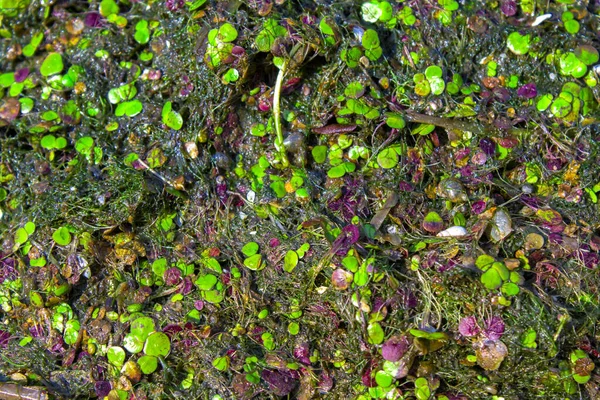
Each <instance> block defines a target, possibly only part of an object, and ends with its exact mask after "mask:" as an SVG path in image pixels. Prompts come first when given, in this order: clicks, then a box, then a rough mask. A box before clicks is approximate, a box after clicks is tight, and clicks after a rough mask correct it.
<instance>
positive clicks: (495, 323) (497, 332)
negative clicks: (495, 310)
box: [483, 317, 504, 340]
mask: <svg viewBox="0 0 600 400" xmlns="http://www.w3.org/2000/svg"><path fill="white" fill-rule="evenodd" d="M483 334H484V335H485V336H486V337H487V338H488V339H490V340H498V339H500V337H502V335H503V334H504V321H503V320H502V317H492V318H490V319H488V320H486V321H485V329H484V330H483Z"/></svg>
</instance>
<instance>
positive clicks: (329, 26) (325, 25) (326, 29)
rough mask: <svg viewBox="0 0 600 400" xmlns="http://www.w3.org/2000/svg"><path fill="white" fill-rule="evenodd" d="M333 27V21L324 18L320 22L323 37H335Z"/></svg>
mask: <svg viewBox="0 0 600 400" xmlns="http://www.w3.org/2000/svg"><path fill="white" fill-rule="evenodd" d="M333 26H334V23H333V21H331V20H330V19H328V18H322V19H321V21H319V29H320V30H321V33H323V35H330V36H332V35H334V31H333Z"/></svg>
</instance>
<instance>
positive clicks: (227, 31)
mask: <svg viewBox="0 0 600 400" xmlns="http://www.w3.org/2000/svg"><path fill="white" fill-rule="evenodd" d="M217 37H218V39H219V40H220V41H221V42H224V43H228V42H233V41H234V40H235V39H237V37H238V32H237V30H236V29H235V28H234V27H233V25H231V24H230V23H228V22H226V23H224V24H223V25H221V27H220V28H219V32H218V36H217Z"/></svg>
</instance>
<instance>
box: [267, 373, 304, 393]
mask: <svg viewBox="0 0 600 400" xmlns="http://www.w3.org/2000/svg"><path fill="white" fill-rule="evenodd" d="M260 376H261V377H262V378H263V380H264V381H265V382H267V383H268V384H269V389H270V390H271V391H272V392H273V394H275V395H276V396H287V395H288V394H290V393H291V392H292V390H294V388H295V387H296V384H297V383H298V382H297V381H296V380H295V379H294V378H293V377H292V376H291V375H290V374H289V373H286V372H284V371H270V370H268V369H265V370H263V371H262V373H261V374H260Z"/></svg>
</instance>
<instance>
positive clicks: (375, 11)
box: [361, 2, 383, 23]
mask: <svg viewBox="0 0 600 400" xmlns="http://www.w3.org/2000/svg"><path fill="white" fill-rule="evenodd" d="M361 11H362V17H363V19H364V20H365V21H366V22H370V23H373V22H377V21H378V20H379V18H380V17H381V15H382V14H383V11H382V10H381V8H379V5H378V4H377V3H370V2H367V3H363V5H362V7H361Z"/></svg>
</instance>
